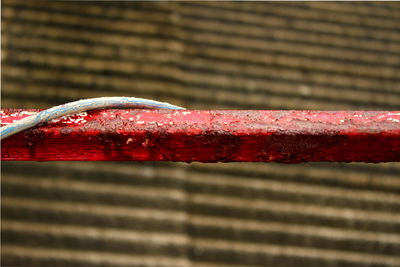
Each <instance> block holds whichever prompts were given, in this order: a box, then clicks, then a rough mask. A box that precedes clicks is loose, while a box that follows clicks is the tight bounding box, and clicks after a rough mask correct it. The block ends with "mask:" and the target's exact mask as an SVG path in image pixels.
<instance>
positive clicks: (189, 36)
mask: <svg viewBox="0 0 400 267" xmlns="http://www.w3.org/2000/svg"><path fill="white" fill-rule="evenodd" d="M6 14H7V13H6ZM40 17H42V16H34V18H40ZM54 18H58V16H57V17H54ZM27 21H29V19H27ZM89 21H90V22H91V23H93V26H92V27H89V26H86V27H85V28H86V30H90V31H98V30H96V29H99V30H105V31H107V30H108V32H104V33H109V34H118V35H119V39H121V38H125V39H126V38H129V35H132V34H133V36H136V37H137V36H138V35H141V34H143V35H147V36H148V37H150V38H154V37H157V35H160V34H161V33H162V32H164V31H162V30H160V29H159V27H156V25H153V24H151V23H145V24H143V25H141V26H140V25H136V24H138V23H135V24H134V25H136V27H131V26H130V25H131V24H130V23H125V24H126V25H125V26H124V28H126V32H124V31H122V30H115V29H121V26H119V25H116V26H114V27H111V28H108V27H109V26H110V25H109V24H110V23H113V22H109V23H107V24H104V22H103V23H101V24H100V23H95V22H92V21H91V20H89ZM72 22H73V23H74V25H75V26H78V25H81V23H82V22H79V20H78V21H76V22H74V21H73V20H72ZM88 23H89V22H87V23H86V24H88ZM46 25H58V26H65V25H63V24H60V23H56V22H53V23H51V22H46V23H44V25H43V26H46ZM38 26H40V22H38ZM72 26H73V25H72ZM72 26H68V27H72ZM102 26H103V28H102ZM104 27H105V28H104ZM34 28H35V29H34V30H35V31H37V30H39V28H37V27H36V26H35V27H34ZM79 28H82V27H79ZM85 28H84V29H85ZM165 31H166V32H168V33H169V34H168V36H169V37H172V38H173V40H175V41H181V42H184V43H185V49H186V50H189V49H195V50H196V49H197V47H198V45H200V44H204V45H206V46H208V49H207V50H206V53H211V54H213V53H215V52H216V51H221V50H223V51H224V53H217V54H219V55H220V56H223V55H225V54H226V55H229V56H230V57H235V56H236V57H237V56H238V55H239V56H246V58H247V60H250V59H252V60H253V61H255V62H257V63H267V62H269V63H273V64H276V65H278V66H287V67H291V68H298V67H300V66H301V67H302V68H304V69H307V70H315V71H327V72H333V73H340V74H349V75H354V76H367V77H373V78H387V79H393V80H398V79H397V78H398V77H397V76H396V71H395V70H394V69H393V68H385V67H383V66H381V67H380V69H382V70H380V69H379V70H378V71H377V69H376V68H375V67H374V66H368V65H366V64H363V65H360V64H356V63H355V64H354V63H351V62H336V61H335V59H332V60H331V61H327V60H326V59H324V58H323V57H324V56H322V55H321V56H319V57H314V58H313V57H312V56H308V57H304V56H303V57H301V56H296V55H291V51H293V48H292V49H289V50H287V51H286V52H285V53H280V52H279V51H274V50H272V51H266V49H268V48H269V47H270V46H269V45H268V44H269V43H268V42H264V41H257V40H255V41H252V40H250V39H247V41H246V42H243V38H240V37H228V36H223V35H220V34H212V33H202V32H197V33H196V34H193V33H187V32H186V31H181V30H180V29H177V28H172V29H170V30H169V29H165ZM159 37H162V34H161V36H159ZM214 51H215V52H214ZM311 51H312V50H311ZM238 52H240V53H238ZM312 52H314V53H315V51H312ZM312 54H313V53H312ZM321 57H322V58H321ZM241 58H242V57H241ZM397 65H399V64H397ZM315 66H318V68H316V67H315Z"/></svg>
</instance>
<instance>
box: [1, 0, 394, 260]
mask: <svg viewBox="0 0 400 267" xmlns="http://www.w3.org/2000/svg"><path fill="white" fill-rule="evenodd" d="M1 12H2V107H16V108H47V107H50V106H53V105H56V104H61V103H65V102H68V101H72V100H77V99H80V98H87V97H97V96H118V95H124V96H136V97H145V98H153V99H156V100H160V101H167V102H170V103H173V104H176V105H181V106H184V107H186V108H190V109H321V110H350V109H355V110H357V109H370V110H396V109H397V110H399V109H400V108H399V107H400V77H399V74H400V3H398V2H397V3H396V2H384V3H378V2H340V3H339V2H324V3H322V2H264V3H261V2H235V3H234V2H136V3H134V2H101V3H100V2H66V1H65V2H56V1H22V0H18V1H13V0H3V1H2V11H1ZM1 200H2V204H1V208H2V210H1V213H2V214H1V215H2V218H1V223H2V226H1V227H2V236H1V241H2V266H93V267H94V266H185V267H186V266H206V267H212V266H268V265H270V266H399V265H400V256H399V255H400V164H398V163H387V164H378V165H373V164H340V163H336V164H326V163H316V164H300V165H279V164H250V163H229V164H198V163H194V164H181V163H152V162H147V163H135V162H119V163H114V162H92V163H83V162H53V163H24V162H13V163H10V162H3V163H2V197H1Z"/></svg>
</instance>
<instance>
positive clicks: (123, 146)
mask: <svg viewBox="0 0 400 267" xmlns="http://www.w3.org/2000/svg"><path fill="white" fill-rule="evenodd" d="M38 111H39V110H17V109H4V110H2V111H1V123H2V125H5V124H8V123H12V122H13V121H15V120H18V119H22V118H24V117H26V116H29V115H31V114H35V113H36V112H38ZM1 152H2V155H1V159H2V160H32V161H52V160H82V161H102V160H104V161H105V160H107V161H109V160H132V161H184V162H191V161H201V162H220V161H222V162H230V161H248V162H251V161H264V162H284V163H298V162H311V161H337V162H351V161H358V162H389V161H400V111H267V110H213V111H207V110H179V111H174V110H142V109H140V110H139V109H118V110H115V109H114V110H113V109H109V110H95V111H90V112H84V113H81V114H77V115H73V116H68V117H63V118H60V119H57V120H53V121H51V122H50V123H48V124H45V125H41V126H39V127H36V128H33V129H30V130H27V131H25V132H22V133H19V134H16V135H14V136H11V137H9V138H7V139H5V140H3V141H2V148H1Z"/></svg>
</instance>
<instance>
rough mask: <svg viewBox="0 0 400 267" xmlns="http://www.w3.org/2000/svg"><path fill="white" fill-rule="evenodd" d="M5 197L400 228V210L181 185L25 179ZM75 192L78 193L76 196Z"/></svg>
mask: <svg viewBox="0 0 400 267" xmlns="http://www.w3.org/2000/svg"><path fill="white" fill-rule="evenodd" d="M3 184H4V189H3V195H4V196H20V197H23V196H26V195H30V197H32V198H39V199H53V198H54V197H55V196H57V198H58V199H60V200H61V199H64V200H67V199H71V201H75V202H77V203H78V202H89V203H112V204H113V205H116V206H118V205H122V206H134V207H136V206H137V207H145V208H150V207H151V208H158V209H165V210H173V211H183V210H184V209H185V208H188V206H187V205H189V207H190V208H191V211H192V212H193V213H196V214H199V215H200V214H202V215H209V216H219V214H224V215H225V216H226V217H228V218H229V217H231V218H252V217H253V218H257V219H258V220H260V221H262V220H266V219H268V220H272V221H280V222H281V221H286V222H291V223H298V224H308V225H320V224H324V225H326V226H332V227H342V228H347V229H365V230H375V231H384V232H393V231H395V230H394V229H396V227H397V228H398V227H400V217H399V216H400V214H398V213H392V212H383V211H382V212H378V211H367V210H361V209H354V208H348V207H329V206H326V205H321V204H323V203H296V204H293V203H292V202H290V201H276V200H268V199H248V198H247V199H246V198H242V197H240V196H226V195H218V194H212V193H207V192H199V193H198V192H190V197H189V198H188V197H187V195H186V193H185V191H182V190H177V189H164V190H163V189H155V188H151V187H144V186H138V185H135V186H126V185H124V186H122V185H118V186H117V185H113V184H111V183H89V182H76V181H74V182H73V181H55V180H53V179H48V178H36V179H35V180H34V181H32V180H29V179H26V178H22V177H15V176H12V177H8V178H4V180H3ZM71 196H73V197H71Z"/></svg>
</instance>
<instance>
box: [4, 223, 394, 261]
mask: <svg viewBox="0 0 400 267" xmlns="http://www.w3.org/2000/svg"><path fill="white" fill-rule="evenodd" d="M8 225H9V227H11V228H14V229H16V230H19V231H21V232H26V233H28V232H32V233H34V232H37V233H41V236H42V237H46V236H49V237H51V236H54V235H55V234H57V235H59V236H60V237H59V238H60V239H61V240H62V239H63V238H62V236H66V237H75V238H81V237H82V236H80V232H84V233H87V235H88V236H87V237H86V238H85V240H86V242H87V241H90V240H91V239H96V238H101V240H102V241H103V240H104V241H103V243H104V244H105V245H110V242H115V243H117V244H118V243H120V244H123V242H122V241H123V240H130V239H132V238H134V239H135V240H136V239H137V236H138V235H146V234H139V233H134V232H133V231H115V230H106V229H101V230H100V231H96V229H95V228H93V229H85V228H83V227H82V228H79V227H73V226H62V225H54V226H51V225H46V224H34V223H16V222H14V223H13V224H8V223H5V227H4V228H5V229H7V226H8ZM79 230H80V231H79ZM82 230H83V231H82ZM85 230H86V231H85ZM115 235H118V236H119V237H120V239H118V240H115V237H114V236H115ZM154 238H156V236H154ZM114 240H115V241H114ZM155 240H156V239H155ZM168 242H171V243H172V242H173V241H172V240H171V239H170V240H168ZM185 243H186V242H185ZM46 244H48V243H46ZM128 244H129V243H127V244H125V246H126V245H128ZM131 244H132V243H131ZM185 245H186V244H185ZM183 247H185V246H183ZM186 247H188V249H191V250H199V251H200V250H201V251H204V255H203V257H202V259H203V260H211V259H212V260H217V259H216V257H215V256H214V255H215V252H219V253H218V254H219V255H220V256H222V257H223V258H225V260H226V257H227V256H228V254H229V252H235V253H236V254H237V256H239V255H240V256H241V257H240V259H239V257H237V256H236V257H237V258H238V259H237V260H238V262H236V263H239V264H246V263H247V264H257V263H258V264H260V263H261V262H263V260H261V259H260V257H263V258H264V259H265V258H268V257H270V256H286V257H289V258H290V257H293V258H294V259H296V258H300V259H301V258H303V259H304V258H305V259H307V260H309V261H310V260H311V261H312V260H322V261H326V262H331V261H335V260H339V261H342V262H344V263H347V264H357V263H358V264H361V263H375V264H385V265H390V266H395V264H396V263H397V262H398V261H399V260H400V259H399V258H398V257H395V256H383V255H377V254H363V253H354V252H353V253H352V252H341V251H334V250H321V249H309V248H300V247H290V246H286V247H285V249H283V247H282V246H277V245H260V244H252V243H248V242H232V241H230V242H227V241H222V240H213V239H206V238H193V239H191V243H188V244H187V245H186ZM170 249H171V248H170ZM227 252H228V253H227ZM213 254H214V255H213ZM224 254H225V255H224ZM252 256H253V257H252ZM254 256H258V257H254ZM199 259H200V257H199ZM195 260H196V259H195ZM232 263H234V261H233V262H232Z"/></svg>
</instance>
